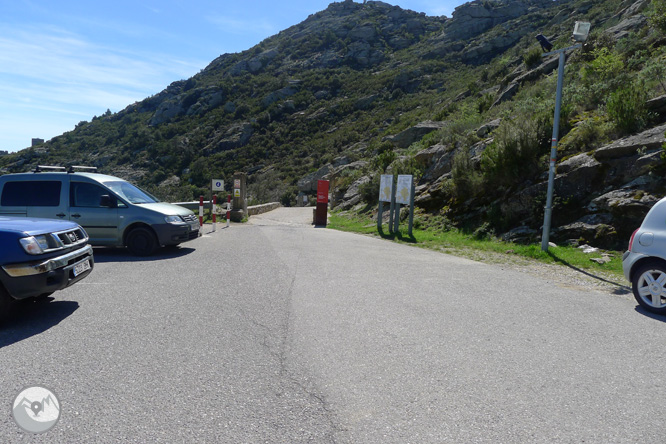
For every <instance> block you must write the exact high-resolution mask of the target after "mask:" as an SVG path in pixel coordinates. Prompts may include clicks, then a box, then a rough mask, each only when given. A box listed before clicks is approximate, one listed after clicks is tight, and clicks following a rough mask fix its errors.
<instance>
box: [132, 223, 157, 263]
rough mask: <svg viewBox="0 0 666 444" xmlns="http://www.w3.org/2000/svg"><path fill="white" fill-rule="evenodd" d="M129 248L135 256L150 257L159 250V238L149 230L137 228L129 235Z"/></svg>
mask: <svg viewBox="0 0 666 444" xmlns="http://www.w3.org/2000/svg"><path fill="white" fill-rule="evenodd" d="M127 248H128V249H129V251H130V252H132V254H133V255H135V256H150V255H151V254H153V253H154V252H155V250H157V238H156V237H155V234H153V232H152V231H151V230H149V229H148V228H142V227H139V228H135V229H133V230H132V231H130V233H129V234H128V235H127Z"/></svg>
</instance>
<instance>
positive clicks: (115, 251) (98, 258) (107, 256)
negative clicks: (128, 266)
mask: <svg viewBox="0 0 666 444" xmlns="http://www.w3.org/2000/svg"><path fill="white" fill-rule="evenodd" d="M194 251H195V250H194V248H189V247H178V246H175V247H164V248H160V249H159V250H157V253H155V254H153V255H152V256H134V255H132V253H130V252H129V250H127V248H108V247H95V248H93V254H94V256H95V263H105V262H147V261H161V260H164V259H174V258H179V257H183V256H187V255H188V254H192V253H194Z"/></svg>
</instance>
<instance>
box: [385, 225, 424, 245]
mask: <svg viewBox="0 0 666 444" xmlns="http://www.w3.org/2000/svg"><path fill="white" fill-rule="evenodd" d="M379 235H380V236H381V237H382V238H383V239H391V240H394V239H398V240H401V241H403V242H407V243H410V244H415V243H416V238H415V237H414V235H413V234H412V235H409V236H406V235H403V234H402V233H401V232H400V231H398V232H397V233H385V232H384V229H383V228H380V229H379Z"/></svg>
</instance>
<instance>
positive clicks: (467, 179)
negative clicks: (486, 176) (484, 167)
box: [449, 146, 483, 201]
mask: <svg viewBox="0 0 666 444" xmlns="http://www.w3.org/2000/svg"><path fill="white" fill-rule="evenodd" d="M451 182H452V187H450V189H449V191H450V192H451V193H452V194H453V197H455V198H456V199H457V200H458V201H464V200H466V199H469V198H471V197H475V196H477V195H479V194H481V193H482V192H483V178H482V177H481V173H480V172H479V171H477V170H476V169H475V168H474V163H473V162H472V159H471V154H470V149H469V146H465V147H463V148H461V149H460V150H458V152H457V153H456V154H455V156H453V162H452V164H451Z"/></svg>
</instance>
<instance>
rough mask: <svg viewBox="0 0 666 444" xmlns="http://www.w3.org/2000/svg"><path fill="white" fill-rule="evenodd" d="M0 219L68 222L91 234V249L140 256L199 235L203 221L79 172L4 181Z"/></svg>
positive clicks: (126, 186) (47, 171)
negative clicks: (125, 250)
mask: <svg viewBox="0 0 666 444" xmlns="http://www.w3.org/2000/svg"><path fill="white" fill-rule="evenodd" d="M78 168H88V167H78ZM91 169H92V168H91ZM56 170H57V171H56ZM0 216H23V217H40V218H48V219H65V220H67V219H68V220H71V221H74V222H76V223H78V224H79V225H81V226H82V227H83V228H84V229H85V230H86V232H87V233H88V236H89V237H90V241H89V242H90V244H92V245H104V246H127V248H128V249H129V250H130V251H131V252H132V253H133V254H135V255H137V256H148V255H151V254H153V253H154V252H155V251H156V250H157V248H158V247H160V246H167V245H177V244H180V243H182V242H187V241H189V240H192V239H196V238H197V237H198V236H199V220H198V218H197V217H196V216H195V215H194V213H193V212H192V211H190V210H188V209H187V208H183V207H179V206H177V205H172V204H170V203H165V202H160V201H159V200H158V199H157V198H155V197H154V196H152V195H150V194H149V193H147V192H145V191H143V190H141V189H140V188H138V187H136V186H134V185H132V184H131V183H129V182H127V181H125V180H123V179H119V178H117V177H113V176H107V175H104V174H97V173H88V172H80V171H75V170H74V169H73V168H70V169H69V171H66V170H65V168H61V167H37V168H36V169H35V170H34V171H33V172H30V173H18V174H6V175H4V176H0Z"/></svg>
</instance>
